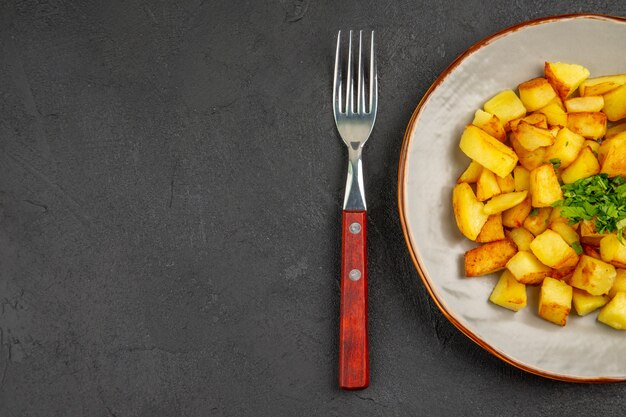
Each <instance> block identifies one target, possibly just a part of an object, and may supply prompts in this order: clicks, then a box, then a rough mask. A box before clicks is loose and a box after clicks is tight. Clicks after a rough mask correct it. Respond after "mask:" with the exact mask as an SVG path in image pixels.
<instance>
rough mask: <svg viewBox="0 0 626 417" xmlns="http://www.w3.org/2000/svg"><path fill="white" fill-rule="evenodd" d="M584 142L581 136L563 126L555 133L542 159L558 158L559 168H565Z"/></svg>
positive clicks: (574, 157) (546, 160)
mask: <svg viewBox="0 0 626 417" xmlns="http://www.w3.org/2000/svg"><path fill="white" fill-rule="evenodd" d="M584 143H585V138H584V137H583V136H581V135H579V134H578V133H574V132H572V131H571V130H569V129H568V128H566V127H564V128H563V129H561V130H559V133H557V135H556V138H555V140H554V144H553V145H552V146H550V147H548V149H547V150H546V154H545V156H544V161H545V162H549V161H550V160H551V159H552V160H553V159H558V160H559V161H561V168H566V167H568V166H569V164H571V163H572V162H574V160H575V159H576V157H577V156H578V154H579V153H580V150H581V149H582V148H583V144H584Z"/></svg>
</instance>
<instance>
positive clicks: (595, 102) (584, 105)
mask: <svg viewBox="0 0 626 417" xmlns="http://www.w3.org/2000/svg"><path fill="white" fill-rule="evenodd" d="M603 107H604V97H602V96H586V97H574V98H570V99H567V100H565V108H566V109H567V112H568V113H590V112H591V113H595V112H599V111H601V110H602V108H603Z"/></svg>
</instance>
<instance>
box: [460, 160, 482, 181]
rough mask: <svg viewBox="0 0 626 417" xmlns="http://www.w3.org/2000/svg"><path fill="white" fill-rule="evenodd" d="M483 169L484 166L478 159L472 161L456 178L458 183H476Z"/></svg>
mask: <svg viewBox="0 0 626 417" xmlns="http://www.w3.org/2000/svg"><path fill="white" fill-rule="evenodd" d="M482 171H483V166H482V165H481V164H479V163H478V162H476V161H472V162H470V164H469V165H468V166H467V168H466V169H465V171H463V173H462V174H461V175H460V176H459V178H458V179H457V180H456V182H457V184H460V183H462V182H466V183H468V184H472V183H475V182H476V181H478V178H479V177H480V173H481V172H482Z"/></svg>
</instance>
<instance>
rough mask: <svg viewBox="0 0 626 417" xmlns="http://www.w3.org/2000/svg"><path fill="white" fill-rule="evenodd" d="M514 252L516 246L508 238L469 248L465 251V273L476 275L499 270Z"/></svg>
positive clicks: (470, 275)
mask: <svg viewBox="0 0 626 417" xmlns="http://www.w3.org/2000/svg"><path fill="white" fill-rule="evenodd" d="M516 253H517V246H515V243H513V241H512V240H511V239H508V238H505V239H502V240H498V241H496V242H491V243H486V244H484V245H482V246H479V247H477V248H474V249H472V250H469V251H467V252H465V275H466V276H468V277H477V276H481V275H487V274H491V273H492V272H496V271H500V270H502V269H504V268H505V267H506V263H507V262H508V261H509V259H511V258H512V257H513V255H515V254H516Z"/></svg>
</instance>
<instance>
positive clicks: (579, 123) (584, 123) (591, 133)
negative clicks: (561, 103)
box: [567, 112, 607, 139]
mask: <svg viewBox="0 0 626 417" xmlns="http://www.w3.org/2000/svg"><path fill="white" fill-rule="evenodd" d="M606 119H607V115H606V114H604V113H602V112H595V113H590V112H585V113H568V114H567V128H568V129H569V130H571V131H572V132H574V133H578V134H579V135H582V136H584V137H586V138H589V139H600V138H602V137H604V134H605V133H606Z"/></svg>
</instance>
